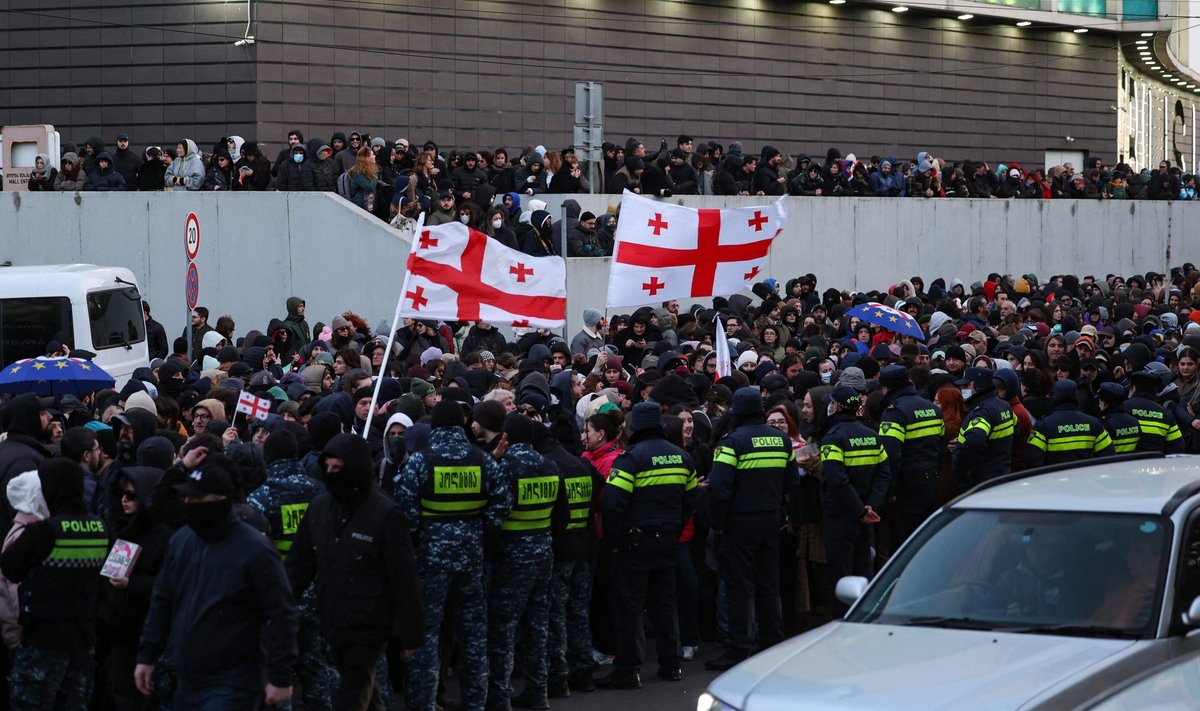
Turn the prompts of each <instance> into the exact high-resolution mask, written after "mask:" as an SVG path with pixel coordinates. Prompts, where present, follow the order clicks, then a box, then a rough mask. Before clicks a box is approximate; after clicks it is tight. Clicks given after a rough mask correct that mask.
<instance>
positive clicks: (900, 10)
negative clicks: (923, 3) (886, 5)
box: [892, 5, 908, 12]
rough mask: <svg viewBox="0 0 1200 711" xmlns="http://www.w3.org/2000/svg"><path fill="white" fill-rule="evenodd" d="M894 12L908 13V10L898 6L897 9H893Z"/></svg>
mask: <svg viewBox="0 0 1200 711" xmlns="http://www.w3.org/2000/svg"><path fill="white" fill-rule="evenodd" d="M892 12H908V8H907V7H904V6H903V5H897V6H896V7H893V8H892Z"/></svg>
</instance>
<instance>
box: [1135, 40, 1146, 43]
mask: <svg viewBox="0 0 1200 711" xmlns="http://www.w3.org/2000/svg"><path fill="white" fill-rule="evenodd" d="M1148 41H1149V40H1138V41H1137V42H1136V43H1135V44H1146V43H1147V42H1148Z"/></svg>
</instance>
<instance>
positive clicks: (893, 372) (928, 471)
mask: <svg viewBox="0 0 1200 711" xmlns="http://www.w3.org/2000/svg"><path fill="white" fill-rule="evenodd" d="M879 384H880V385H881V386H883V403H882V406H883V408H884V410H883V415H882V416H881V417H880V421H879V436H880V440H879V441H880V443H881V444H882V445H883V448H884V450H886V451H887V455H888V466H889V468H890V469H891V470H892V485H891V496H890V497H889V501H890V503H889V504H888V518H887V524H888V533H889V539H890V541H891V545H892V550H893V551H895V550H896V549H897V548H899V547H900V544H902V543H904V541H905V540H906V539H907V538H908V537H909V536H911V535H912V532H913V531H915V530H916V529H917V526H920V525H921V522H922V521H924V520H925V519H926V518H928V517H929V515H930V514H931V513H933V511H934V509H935V508H937V493H938V463H939V460H940V458H941V453H942V447H943V444H942V440H943V439H944V438H945V435H946V424H945V422H944V421H943V420H942V409H941V408H940V407H938V406H937V405H936V404H934V403H933V402H930V401H929V400H926V399H925V398H923V397H921V396H920V395H917V391H916V390H915V389H914V388H913V384H912V381H911V380H910V379H909V377H908V369H907V368H905V367H904V366H902V365H889V366H887V367H886V368H884V369H883V370H882V371H880V373H879Z"/></svg>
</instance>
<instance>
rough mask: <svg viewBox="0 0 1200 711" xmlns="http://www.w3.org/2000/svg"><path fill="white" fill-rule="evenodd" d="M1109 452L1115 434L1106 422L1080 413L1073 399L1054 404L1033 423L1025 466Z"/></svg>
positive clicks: (1067, 460) (1090, 456)
mask: <svg viewBox="0 0 1200 711" xmlns="http://www.w3.org/2000/svg"><path fill="white" fill-rule="evenodd" d="M1109 454H1112V437H1110V436H1109V434H1108V431H1107V430H1106V429H1104V424H1103V423H1102V422H1100V420H1098V419H1096V418H1095V417H1092V416H1091V415H1088V414H1085V413H1082V412H1080V411H1079V409H1078V408H1077V407H1076V406H1075V403H1073V402H1071V403H1066V404H1062V405H1057V406H1055V408H1054V410H1053V411H1052V412H1051V413H1050V414H1049V415H1046V416H1045V417H1043V418H1042V419H1040V420H1038V421H1037V423H1036V424H1034V426H1033V432H1032V433H1030V435H1029V442H1028V444H1026V445H1025V465H1026V466H1028V467H1040V466H1042V465H1043V464H1059V463H1062V462H1077V461H1079V460H1081V459H1090V458H1092V457H1103V456H1107V455H1109Z"/></svg>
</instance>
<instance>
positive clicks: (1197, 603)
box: [1183, 597, 1200, 627]
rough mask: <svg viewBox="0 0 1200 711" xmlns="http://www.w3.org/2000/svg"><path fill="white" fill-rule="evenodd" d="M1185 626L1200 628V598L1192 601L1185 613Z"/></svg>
mask: <svg viewBox="0 0 1200 711" xmlns="http://www.w3.org/2000/svg"><path fill="white" fill-rule="evenodd" d="M1183 624H1185V625H1187V626H1188V627H1200V597H1196V598H1193V599H1192V604H1190V605H1188V609H1187V612H1185V613H1183Z"/></svg>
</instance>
